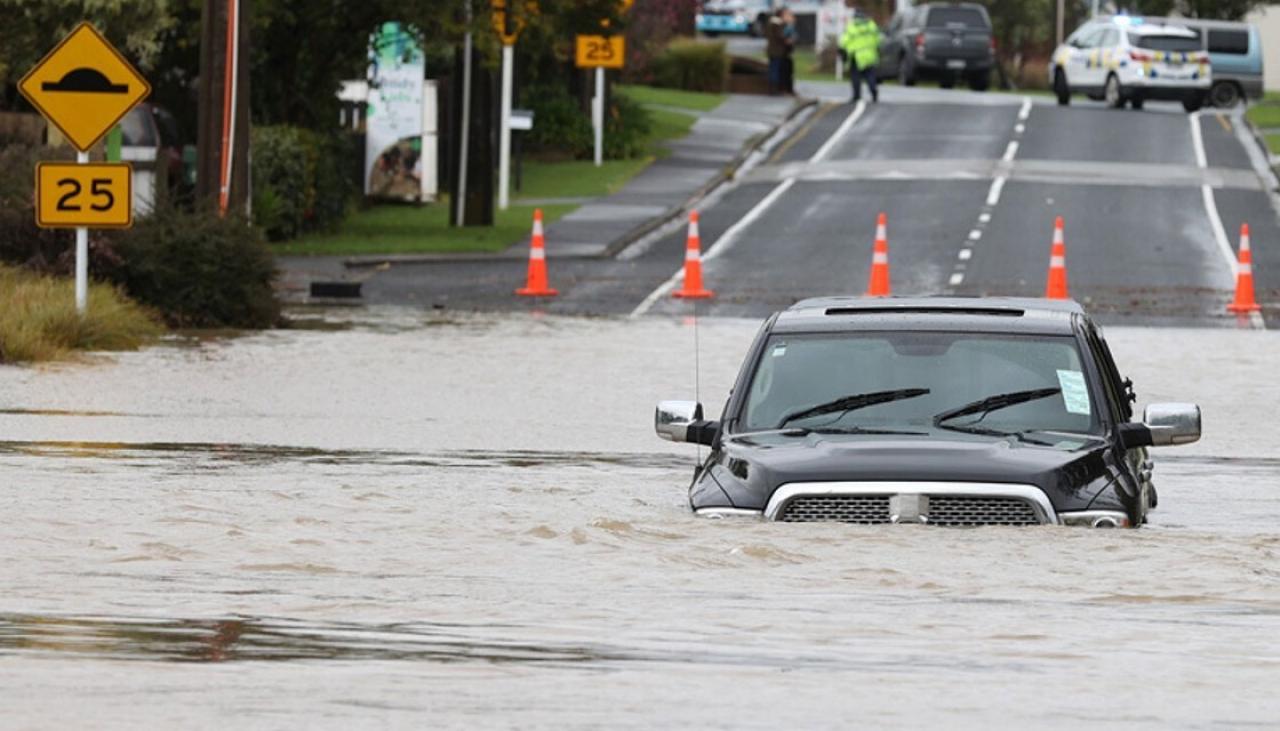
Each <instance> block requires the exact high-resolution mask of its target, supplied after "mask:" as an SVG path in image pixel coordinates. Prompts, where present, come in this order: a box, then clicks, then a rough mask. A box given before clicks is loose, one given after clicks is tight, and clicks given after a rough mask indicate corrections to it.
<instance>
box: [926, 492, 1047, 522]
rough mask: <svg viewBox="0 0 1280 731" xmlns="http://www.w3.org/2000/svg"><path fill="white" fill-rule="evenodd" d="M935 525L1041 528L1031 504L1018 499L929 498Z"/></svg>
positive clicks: (950, 496)
mask: <svg viewBox="0 0 1280 731" xmlns="http://www.w3.org/2000/svg"><path fill="white" fill-rule="evenodd" d="M929 522H930V523H932V524H933V525H943V526H962V527H972V526H980V525H1040V519H1039V518H1038V517H1036V511H1035V509H1034V508H1032V507H1031V504H1030V503H1028V502H1027V501H1025V500H1021V499H1019V498H1016V497H967V496H955V495H936V496H931V497H930V498H929Z"/></svg>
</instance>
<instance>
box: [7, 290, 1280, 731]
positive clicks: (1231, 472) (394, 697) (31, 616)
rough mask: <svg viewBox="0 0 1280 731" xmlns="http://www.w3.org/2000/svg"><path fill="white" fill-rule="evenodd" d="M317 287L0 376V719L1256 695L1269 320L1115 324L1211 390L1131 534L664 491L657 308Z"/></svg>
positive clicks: (1015, 718)
mask: <svg viewBox="0 0 1280 731" xmlns="http://www.w3.org/2000/svg"><path fill="white" fill-rule="evenodd" d="M327 317H328V319H329V320H330V321H331V322H333V323H336V324H337V325H339V326H341V327H340V329H337V330H328V331H315V330H293V331H277V332H269V333H264V334H260V335H253V336H247V337H243V338H237V339H212V340H205V341H199V342H195V341H186V340H178V341H174V342H171V343H167V344H165V345H162V346H159V347H155V348H152V349H150V350H147V351H145V352H141V353H130V354H122V355H111V356H102V357H97V358H95V359H94V360H93V361H91V362H89V363H81V364H71V365H59V366H52V367H44V368H22V369H19V368H0V510H2V511H3V515H4V520H3V521H2V522H0V565H2V566H3V573H2V574H0V704H2V707H3V713H4V722H3V723H2V724H0V725H3V726H4V727H5V728H37V727H39V728H48V727H84V726H95V727H118V728H134V727H138V726H141V725H148V726H159V725H162V724H163V725H166V726H181V727H186V728H192V727H203V728H213V727H218V728H223V727H229V726H236V727H242V726H252V727H280V726H304V725H305V726H320V727H341V728H349V727H381V726H386V725H403V726H409V725H413V726H422V725H431V726H444V727H477V726H481V727H516V726H518V727H557V728H566V727H567V728H588V727H597V726H601V725H606V724H607V725H610V726H624V727H625V726H633V727H653V726H662V727H672V726H677V727H678V726H697V727H734V728H743V727H760V728H763V727H769V728H778V727H799V726H803V727H824V726H825V727H837V726H839V727H857V726H872V727H902V728H918V727H920V726H922V725H924V724H926V723H930V722H935V721H940V722H943V723H945V724H947V725H948V726H950V727H964V728H989V727H993V726H997V727H1004V726H1015V725H1019V724H1028V725H1031V726H1034V727H1037V728H1055V727H1058V728H1076V727H1079V726H1080V725H1081V723H1082V722H1086V721H1087V722H1095V723H1098V724H1099V725H1102V726H1116V727H1121V726H1122V727H1125V728H1152V729H1163V728H1174V727H1180V728H1209V727H1221V726H1227V725H1232V726H1239V727H1245V728H1255V727H1256V728H1274V727H1275V725H1276V719H1278V718H1280V699H1277V696H1276V694H1275V692H1274V688H1275V686H1276V685H1277V683H1280V561H1278V560H1277V559H1278V558H1280V556H1278V554H1280V528H1278V526H1280V457H1278V456H1277V453H1276V450H1275V443H1276V439H1277V437H1278V436H1280V428H1277V426H1276V424H1275V423H1274V411H1275V404H1277V403H1280V383H1277V382H1276V380H1275V378H1274V375H1273V371H1274V365H1273V364H1274V363H1276V362H1280V337H1278V336H1276V335H1275V334H1273V333H1270V332H1257V331H1233V330H1173V329H1161V330H1143V329H1121V328H1112V329H1110V330H1109V331H1108V337H1109V340H1110V341H1111V344H1112V347H1113V349H1114V350H1115V351H1116V357H1117V360H1118V361H1119V363H1120V366H1121V369H1122V371H1125V375H1127V376H1130V377H1132V378H1133V379H1134V381H1135V382H1136V384H1137V391H1138V393H1139V396H1140V399H1141V401H1140V405H1141V403H1143V402H1147V401H1156V400H1160V401H1164V400H1190V401H1198V402H1200V403H1201V405H1202V406H1203V407H1204V410H1205V438H1204V439H1203V441H1201V442H1200V443H1198V444H1195V445H1192V446H1189V447H1183V448H1174V449H1165V450H1160V451H1158V452H1157V453H1156V461H1157V467H1156V477H1157V485H1158V486H1159V488H1160V498H1161V502H1160V508H1159V510H1157V511H1156V512H1155V513H1154V515H1153V524H1152V525H1151V526H1149V527H1148V528H1147V529H1144V530H1140V531H1085V530H1069V529H1064V528H1044V529H1034V530H1018V529H981V530H959V531H950V530H929V529H919V528H911V527H906V526H887V527H883V528H856V527H848V526H839V525H817V524H801V525H789V524H762V523H754V522H735V521H727V520H726V521H706V520H699V519H695V518H693V517H692V516H691V515H690V514H689V513H688V511H687V503H686V493H685V489H686V487H687V484H688V480H689V477H690V472H691V467H692V465H693V463H694V459H695V448H694V447H691V446H688V445H672V444H668V443H665V442H661V441H659V440H658V439H657V438H656V437H655V436H654V435H653V431H652V408H653V405H654V403H655V402H656V401H657V400H659V399H662V398H688V397H692V396H693V393H694V375H693V365H694V357H693V343H694V329H693V328H692V327H691V326H690V325H689V323H687V322H685V321H681V320H667V319H646V320H639V321H626V320H608V319H602V320H586V319H567V318H565V319H562V318H535V317H515V318H513V317H505V318H497V317H480V316H475V317H462V318H454V317H444V316H433V315H430V314H423V313H420V312H417V311H410V310H359V311H351V312H333V313H329V314H328V315H327ZM757 325H758V323H756V322H751V321H742V320H703V321H702V322H701V323H700V325H699V328H698V333H697V334H698V338H699V340H700V341H701V383H700V388H699V390H700V392H701V396H702V400H703V401H704V403H706V404H707V408H708V411H709V412H718V410H719V408H720V405H721V404H722V403H723V401H724V398H725V396H726V394H727V389H728V387H729V384H730V383H731V381H732V378H733V376H734V374H735V372H736V369H737V366H738V364H739V360H740V359H741V357H742V355H743V353H744V351H745V349H746V347H747V345H748V343H749V341H750V339H751V337H752V336H753V335H754V333H755V330H756V328H757Z"/></svg>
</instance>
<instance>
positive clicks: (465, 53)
mask: <svg viewBox="0 0 1280 731" xmlns="http://www.w3.org/2000/svg"><path fill="white" fill-rule="evenodd" d="M470 25H471V3H467V27H470ZM460 126H461V127H462V129H460V130H458V144H459V145H461V147H459V148H458V189H457V190H455V191H453V196H454V198H453V205H454V206H455V209H454V210H456V211H457V212H458V225H459V226H465V225H466V216H467V203H466V201H467V148H468V147H469V146H470V145H471V31H469V30H468V31H467V33H466V35H465V36H463V40H462V124H461V125H460Z"/></svg>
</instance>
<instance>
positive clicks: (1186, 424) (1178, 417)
mask: <svg viewBox="0 0 1280 731" xmlns="http://www.w3.org/2000/svg"><path fill="white" fill-rule="evenodd" d="M1142 423H1144V424H1146V425H1147V428H1148V429H1150V430H1151V446H1153V447H1166V446H1172V445H1176V444H1191V443H1192V442H1198V441H1200V407H1199V406H1196V405H1195V404H1151V405H1150V406H1148V407H1147V410H1146V411H1145V412H1143V414H1142Z"/></svg>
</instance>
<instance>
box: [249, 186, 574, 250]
mask: <svg viewBox="0 0 1280 731" xmlns="http://www.w3.org/2000/svg"><path fill="white" fill-rule="evenodd" d="M526 174H528V172H527V171H526ZM535 207H536V206H531V205H522V204H520V203H518V202H516V203H513V204H512V206H511V207H510V208H508V209H507V210H505V211H495V212H494V225H492V226H467V227H464V228H453V227H451V226H450V225H449V199H448V198H447V197H445V198H442V199H441V200H440V201H439V202H437V203H433V204H430V205H425V206H411V205H381V206H374V207H372V208H367V209H365V210H362V211H357V212H355V213H353V214H351V215H350V216H348V217H347V219H346V220H345V221H344V222H343V223H342V227H341V228H340V229H339V230H338V231H336V232H334V233H323V234H312V235H309V236H304V237H302V238H300V239H297V240H294V241H288V242H285V243H280V244H275V245H274V246H273V247H272V248H273V249H275V251H276V253H277V254H328V255H334V256H345V255H353V254H457V253H462V252H478V253H483V252H495V251H502V250H503V249H505V248H507V247H508V246H510V245H511V244H513V243H515V242H517V241H519V240H520V239H522V238H524V237H525V236H528V235H529V227H530V226H531V225H532V222H533V210H534V208H535ZM576 207H577V206H574V205H550V206H542V217H543V222H544V223H550V222H552V221H554V220H556V219H558V218H560V217H561V216H563V215H564V214H566V213H568V212H569V211H572V210H573V209H574V208H576Z"/></svg>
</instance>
